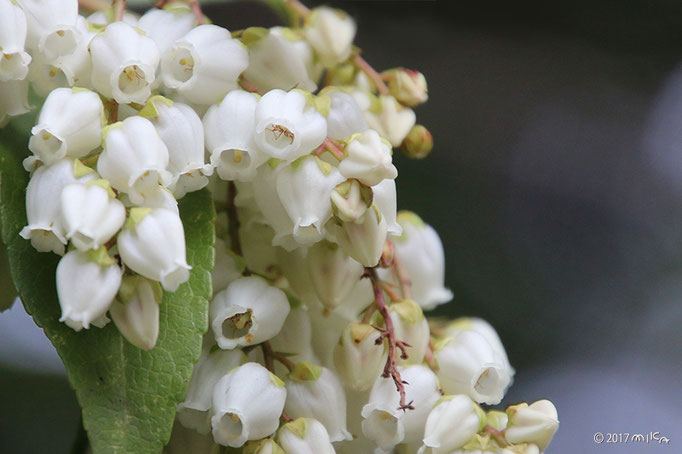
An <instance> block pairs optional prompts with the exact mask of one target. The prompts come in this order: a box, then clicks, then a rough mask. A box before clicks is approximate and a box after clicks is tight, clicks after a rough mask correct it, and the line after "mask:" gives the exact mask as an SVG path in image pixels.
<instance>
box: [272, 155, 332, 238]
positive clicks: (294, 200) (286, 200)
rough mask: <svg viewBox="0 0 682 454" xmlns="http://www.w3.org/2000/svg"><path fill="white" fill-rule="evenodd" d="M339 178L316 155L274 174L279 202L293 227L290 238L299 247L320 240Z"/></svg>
mask: <svg viewBox="0 0 682 454" xmlns="http://www.w3.org/2000/svg"><path fill="white" fill-rule="evenodd" d="M342 181H343V176H341V174H340V173H339V171H338V170H336V168H334V167H332V166H331V165H330V164H329V163H327V162H324V161H322V160H321V159H320V158H318V157H317V156H311V155H308V156H304V157H301V158H299V159H297V160H296V161H294V162H293V163H292V164H291V165H289V166H286V167H284V168H283V169H282V170H281V171H279V173H278V174H277V180H276V187H277V194H278V195H279V199H280V201H281V202H282V205H283V206H284V209H285V210H286V212H287V214H288V215H289V219H291V221H292V222H293V224H294V227H293V232H292V233H293V236H294V239H295V240H296V241H297V242H299V243H300V244H305V245H308V244H313V243H316V242H318V241H320V240H321V239H322V236H323V228H324V225H325V223H326V222H327V221H328V220H329V218H331V216H332V207H331V203H330V196H331V193H332V190H333V189H334V187H335V186H336V185H337V184H339V183H341V182H342Z"/></svg>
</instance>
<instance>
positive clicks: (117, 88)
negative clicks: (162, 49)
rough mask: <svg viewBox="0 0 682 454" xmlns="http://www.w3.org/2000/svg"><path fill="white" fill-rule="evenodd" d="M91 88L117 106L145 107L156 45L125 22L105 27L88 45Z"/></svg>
mask: <svg viewBox="0 0 682 454" xmlns="http://www.w3.org/2000/svg"><path fill="white" fill-rule="evenodd" d="M90 54H91V55H92V86H93V87H95V89H96V90H97V91H98V92H99V93H101V94H102V95H104V96H106V97H107V98H114V99H115V100H116V101H117V102H118V103H121V104H127V103H131V102H136V103H138V104H144V102H145V101H146V100H147V98H148V97H149V95H150V94H151V87H152V85H153V84H154V80H155V79H156V69H157V67H158V65H159V59H160V53H159V48H158V47H157V45H156V43H154V41H152V40H151V39H150V38H148V37H146V36H145V35H144V34H143V33H141V32H140V31H138V30H136V29H134V28H133V27H131V26H130V25H128V24H126V23H125V22H114V23H112V24H109V25H107V28H106V29H105V30H104V32H103V33H101V34H99V35H97V36H95V37H94V38H93V39H92V41H91V42H90Z"/></svg>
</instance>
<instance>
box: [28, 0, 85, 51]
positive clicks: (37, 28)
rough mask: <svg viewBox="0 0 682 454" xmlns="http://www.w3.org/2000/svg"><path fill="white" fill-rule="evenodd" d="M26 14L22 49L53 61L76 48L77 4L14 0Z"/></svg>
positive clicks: (56, 0)
mask: <svg viewBox="0 0 682 454" xmlns="http://www.w3.org/2000/svg"><path fill="white" fill-rule="evenodd" d="M17 3H18V4H19V6H21V7H22V8H23V10H24V13H25V14H26V23H27V25H28V29H27V32H28V33H27V35H26V46H27V47H28V48H30V49H33V50H35V51H38V52H40V53H41V54H43V55H44V56H45V58H47V59H50V60H54V59H56V58H58V57H60V56H63V55H68V54H70V53H71V52H73V50H74V49H75V47H76V43H77V41H78V31H77V30H76V23H77V21H78V1H77V0H17Z"/></svg>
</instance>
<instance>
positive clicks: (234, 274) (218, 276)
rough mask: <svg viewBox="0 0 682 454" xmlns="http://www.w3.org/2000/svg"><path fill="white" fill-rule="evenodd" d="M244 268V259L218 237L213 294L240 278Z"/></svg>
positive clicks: (213, 270)
mask: <svg viewBox="0 0 682 454" xmlns="http://www.w3.org/2000/svg"><path fill="white" fill-rule="evenodd" d="M243 269H244V263H243V259H241V258H240V257H239V256H238V255H236V254H235V253H234V252H232V251H231V250H230V248H229V247H228V246H227V243H225V241H224V240H223V239H221V238H216V240H215V266H214V267H213V269H212V270H211V284H212V287H213V294H214V295H216V294H217V293H218V292H220V291H221V290H225V289H226V288H227V286H228V285H229V284H230V283H231V282H233V281H236V280H237V279H239V278H240V277H241V276H242V273H241V272H242V271H243Z"/></svg>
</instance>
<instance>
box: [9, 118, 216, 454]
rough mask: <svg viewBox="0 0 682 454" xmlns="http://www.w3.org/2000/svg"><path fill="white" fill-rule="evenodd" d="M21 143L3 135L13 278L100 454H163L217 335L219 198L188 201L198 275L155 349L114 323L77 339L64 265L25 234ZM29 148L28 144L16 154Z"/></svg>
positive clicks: (188, 231) (171, 309)
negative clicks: (65, 318)
mask: <svg viewBox="0 0 682 454" xmlns="http://www.w3.org/2000/svg"><path fill="white" fill-rule="evenodd" d="M17 138H18V137H17V134H16V132H14V131H13V130H12V129H11V128H6V129H5V130H3V131H0V175H2V178H0V215H1V216H2V226H3V231H2V239H3V241H4V242H5V244H6V245H7V253H8V257H9V262H10V271H11V274H12V277H13V280H14V283H15V285H16V287H17V289H18V290H19V294H20V296H21V299H22V301H23V303H24V307H25V309H26V311H27V312H28V313H29V314H31V315H32V316H33V319H34V321H35V322H36V324H37V325H38V326H40V327H41V328H43V329H44V330H45V333H46V334H47V337H48V338H49V339H50V340H51V341H52V343H53V344H54V346H55V347H56V349H57V352H58V353H59V356H60V357H61V358H62V361H63V362H64V364H65V366H66V369H67V372H68V374H69V381H70V383H71V386H72V387H73V388H74V390H75V391H76V396H77V398H78V402H79V403H80V405H81V407H82V409H83V424H84V426H85V429H86V430H87V433H88V438H89V440H90V443H91V446H92V451H93V453H94V454H101V453H121V454H123V453H126V454H128V453H136V454H146V453H150V454H152V453H153V454H158V453H159V452H160V451H161V449H162V448H163V446H164V445H165V444H166V443H167V442H168V439H169V437H170V432H171V428H172V425H173V419H174V416H175V409H176V406H177V404H178V403H179V402H181V401H182V400H183V399H184V395H185V391H186V388H187V384H188V382H189V379H190V376H191V373H192V364H193V363H195V362H196V361H197V360H198V359H199V354H200V352H201V342H202V336H203V334H204V333H205V332H206V331H207V329H208V315H207V314H208V298H210V296H211V278H210V269H211V268H212V267H213V262H214V250H213V243H214V237H215V232H214V220H215V211H214V209H213V203H212V201H211V196H210V194H209V193H208V191H206V190H203V191H199V192H195V193H192V194H189V195H187V196H186V197H184V198H183V199H182V200H181V204H180V212H181V217H182V220H183V224H184V227H185V235H186V239H187V261H188V263H189V264H190V265H192V267H193V269H192V272H191V276H190V280H189V282H187V283H185V284H183V285H182V286H180V288H179V289H178V290H177V291H176V292H175V293H165V294H164V296H163V301H162V302H161V306H160V311H161V315H160V331H159V338H158V342H157V344H156V347H155V348H154V349H153V350H151V351H142V350H140V349H138V348H136V347H135V346H133V345H132V344H130V343H128V342H127V341H126V340H125V339H124V338H123V337H122V336H121V335H120V334H119V332H118V330H117V329H116V326H115V325H114V324H113V323H109V324H108V325H107V326H105V327H104V328H102V329H98V328H94V327H93V328H91V329H89V330H83V331H81V332H78V333H77V332H75V331H73V330H71V329H70V328H68V327H67V326H66V325H64V324H63V323H60V322H59V317H60V307H59V303H58V300H57V295H56V289H55V270H56V266H57V263H58V261H59V257H58V256H56V255H52V254H41V253H38V252H36V251H35V250H34V249H33V248H32V247H31V245H30V243H29V242H28V241H26V240H24V239H22V238H21V237H20V236H19V231H20V230H21V228H22V227H23V226H24V225H25V224H26V211H25V202H24V196H25V188H26V185H27V182H28V175H27V173H26V172H25V171H24V169H23V167H22V166H21V159H22V157H23V156H21V154H22V153H23V152H16V151H13V152H9V151H8V150H7V149H6V148H3V145H6V144H8V143H12V142H14V143H15V147H17V145H16V142H17V140H16V139H17ZM23 140H25V137H24V138H23ZM24 143H25V142H24ZM22 149H25V145H23V146H22V147H21V148H13V150H22Z"/></svg>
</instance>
